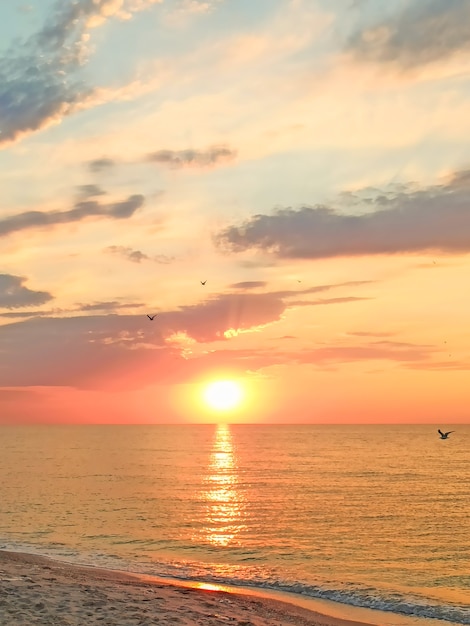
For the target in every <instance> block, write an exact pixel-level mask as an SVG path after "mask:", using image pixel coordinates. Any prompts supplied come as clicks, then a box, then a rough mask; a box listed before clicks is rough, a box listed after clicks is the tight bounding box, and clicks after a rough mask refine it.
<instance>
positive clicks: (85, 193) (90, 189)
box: [77, 185, 106, 198]
mask: <svg viewBox="0 0 470 626" xmlns="http://www.w3.org/2000/svg"><path fill="white" fill-rule="evenodd" d="M77 191H78V195H79V196H80V197H81V198H96V197H98V196H104V195H105V194H106V192H105V191H103V189H101V187H99V185H79V186H78V187H77Z"/></svg>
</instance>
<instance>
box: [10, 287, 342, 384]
mask: <svg viewBox="0 0 470 626" xmlns="http://www.w3.org/2000/svg"><path fill="white" fill-rule="evenodd" d="M338 286H340V285H329V286H328V285H322V286H319V287H318V288H317V289H319V290H322V291H324V290H327V289H332V288H334V287H338ZM314 289H316V288H312V290H314ZM293 293H295V292H290V291H286V292H274V293H243V292H242V293H229V294H221V295H217V296H214V297H212V298H210V299H209V300H206V301H203V302H201V303H199V304H195V305H188V306H182V307H180V308H179V309H176V310H171V311H158V315H157V317H156V318H155V320H154V321H153V322H150V321H149V320H148V318H147V316H146V315H145V313H142V314H138V315H117V314H112V313H108V314H103V315H99V314H94V313H93V312H95V311H100V312H106V311H108V312H111V311H113V310H114V309H118V308H125V307H127V306H128V307H136V306H140V305H139V304H130V303H129V304H126V303H121V302H119V301H104V302H95V303H88V304H87V303H85V304H79V307H80V309H81V311H82V312H85V311H88V312H90V313H92V314H89V315H75V316H64V314H63V313H62V314H61V315H57V316H55V317H52V316H50V317H46V316H44V315H43V316H41V317H30V318H29V319H25V320H22V321H19V322H11V323H8V324H4V325H0V345H2V350H3V355H2V357H3V362H4V363H8V368H4V369H1V368H0V387H7V386H15V387H16V386H18V387H21V386H72V387H78V388H90V389H91V388H94V389H100V388H119V389H121V388H139V387H145V386H146V385H149V384H158V383H159V382H163V381H168V380H169V379H170V378H171V379H177V380H179V381H183V380H186V381H188V380H191V377H193V376H195V375H197V374H200V373H201V372H203V371H206V370H207V368H208V367H212V366H213V365H217V364H218V365H220V366H223V367H224V368H235V369H237V371H247V370H256V369H260V368H262V367H266V366H267V365H270V364H273V363H282V362H284V361H283V359H284V355H282V354H280V353H276V354H275V353H273V352H272V351H271V350H270V349H268V350H266V351H265V352H258V353H256V354H255V353H254V352H253V351H251V350H250V351H249V352H248V353H243V354H242V353H241V352H239V351H236V350H233V351H230V350H229V349H227V350H225V351H224V355H221V351H220V350H216V351H213V350H210V349H208V348H207V345H205V344H213V343H214V342H223V343H224V345H230V341H231V339H230V337H234V336H236V335H237V334H238V333H239V332H240V331H241V332H243V331H245V332H248V331H260V330H261V329H262V328H263V327H264V326H266V325H269V324H273V323H275V322H277V321H279V320H281V319H282V316H283V314H284V313H285V311H286V310H287V309H288V308H290V307H291V306H292V304H289V302H288V298H289V297H290V295H291V294H293ZM314 304H315V303H314ZM181 338H184V341H181ZM201 352H202V354H201Z"/></svg>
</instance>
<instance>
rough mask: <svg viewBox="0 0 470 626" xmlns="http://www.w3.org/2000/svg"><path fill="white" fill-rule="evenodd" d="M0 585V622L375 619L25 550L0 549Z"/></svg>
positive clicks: (265, 624) (330, 623)
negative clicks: (345, 616) (341, 615)
mask: <svg viewBox="0 0 470 626" xmlns="http://www.w3.org/2000/svg"><path fill="white" fill-rule="evenodd" d="M0 584H1V586H2V594H1V598H0V623H2V624H3V623H5V624H6V623H7V624H8V626H26V625H28V626H29V624H42V625H44V626H46V625H54V626H82V625H83V624H84V623H87V626H94V625H95V624H96V625H102V626H118V625H119V624H121V623H122V624H126V626H131V625H134V624H135V626H153V625H154V624H159V625H160V626H170V625H171V626H172V625H173V624H180V626H199V625H200V626H219V625H221V624H233V625H234V626H281V625H284V624H286V625H291V624H294V625H295V626H374V624H373V623H371V622H364V621H357V620H354V619H343V618H339V617H333V616H331V615H326V614H323V613H320V612H317V611H315V610H312V609H310V608H305V606H300V604H295V603H294V601H292V602H289V600H286V599H282V600H281V599H277V598H276V599H273V598H268V597H267V595H266V594H261V593H256V591H254V590H253V592H252V591H251V590H237V591H234V590H233V589H231V588H229V587H226V586H224V585H209V584H205V583H190V582H187V583H183V582H181V583H180V582H178V583H177V582H176V581H174V582H173V581H172V582H168V581H166V580H164V579H161V578H158V577H154V576H150V575H146V574H137V573H133V572H123V571H116V570H109V569H103V568H97V567H93V566H85V565H75V564H71V563H66V562H62V561H57V560H54V559H52V558H50V557H46V556H39V555H33V554H28V553H24V552H10V551H5V550H0ZM3 620H8V621H3Z"/></svg>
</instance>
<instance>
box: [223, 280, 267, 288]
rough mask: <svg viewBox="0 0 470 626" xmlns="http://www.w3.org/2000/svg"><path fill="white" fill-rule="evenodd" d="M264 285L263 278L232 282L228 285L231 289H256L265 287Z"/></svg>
mask: <svg viewBox="0 0 470 626" xmlns="http://www.w3.org/2000/svg"><path fill="white" fill-rule="evenodd" d="M266 285H267V283H266V282H265V281H264V280H246V281H244V282H241V283H234V284H233V285H230V287H231V288H232V289H257V288H258V287H266Z"/></svg>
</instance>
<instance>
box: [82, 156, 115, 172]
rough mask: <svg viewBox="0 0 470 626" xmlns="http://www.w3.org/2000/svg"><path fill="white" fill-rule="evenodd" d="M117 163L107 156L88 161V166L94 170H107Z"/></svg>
mask: <svg viewBox="0 0 470 626" xmlns="http://www.w3.org/2000/svg"><path fill="white" fill-rule="evenodd" d="M115 165H116V162H115V161H113V159H107V158H105V157H103V158H101V159H94V160H93V161H89V162H88V168H89V169H90V171H92V172H95V173H97V172H104V171H106V170H110V169H112V168H113V167H114V166H115Z"/></svg>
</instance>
